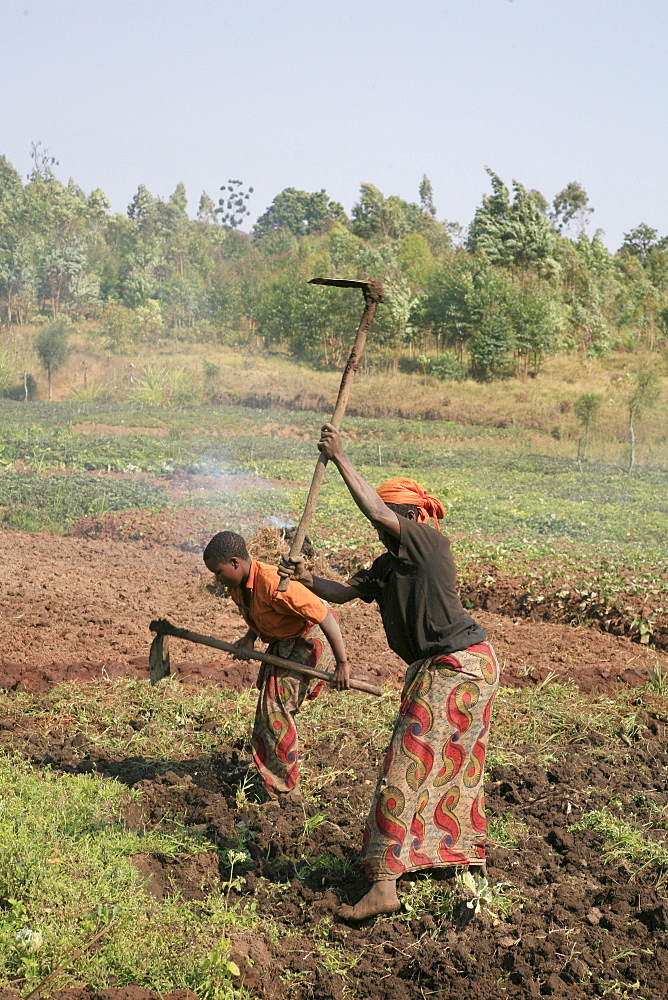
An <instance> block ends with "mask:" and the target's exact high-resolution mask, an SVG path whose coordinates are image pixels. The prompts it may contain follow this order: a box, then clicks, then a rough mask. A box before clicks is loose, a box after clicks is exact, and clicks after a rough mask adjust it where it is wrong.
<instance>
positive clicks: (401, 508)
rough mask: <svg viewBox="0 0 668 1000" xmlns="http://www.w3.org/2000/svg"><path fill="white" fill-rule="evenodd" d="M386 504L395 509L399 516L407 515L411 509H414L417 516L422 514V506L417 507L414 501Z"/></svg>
mask: <svg viewBox="0 0 668 1000" xmlns="http://www.w3.org/2000/svg"><path fill="white" fill-rule="evenodd" d="M385 506H386V507H389V508H390V510H393V511H394V513H395V514H398V515H399V517H406V515H407V514H408V512H409V510H412V511H413V513H414V514H415V516H416V517H419V516H420V508H419V507H416V506H415V504H414V503H386V504H385Z"/></svg>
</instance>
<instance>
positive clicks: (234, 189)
mask: <svg viewBox="0 0 668 1000" xmlns="http://www.w3.org/2000/svg"><path fill="white" fill-rule="evenodd" d="M220 190H221V191H222V192H223V197H222V198H219V199H218V208H216V209H214V211H215V212H216V214H217V215H219V216H220V221H221V223H222V224H223V225H224V226H227V228H228V229H238V228H239V226H240V225H241V223H242V222H243V220H244V217H245V216H246V215H250V209H249V208H248V204H247V202H248V201H249V199H250V196H251V195H252V193H253V188H252V187H249V188H248V190H247V191H244V186H243V181H240V180H233V179H232V178H230V179H229V180H228V182H227V184H223V185H222V187H221V189H220ZM225 192H226V193H225ZM200 205H201V202H200Z"/></svg>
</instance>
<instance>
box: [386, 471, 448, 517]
mask: <svg viewBox="0 0 668 1000" xmlns="http://www.w3.org/2000/svg"><path fill="white" fill-rule="evenodd" d="M376 492H377V494H378V496H379V497H380V499H381V500H382V501H383V502H384V503H396V504H404V503H409V504H412V505H413V506H414V507H417V508H418V521H422V522H424V521H428V520H429V518H430V517H433V519H434V525H435V527H436V528H438V522H439V521H440V520H442V519H443V518H444V517H445V508H444V507H443V504H442V503H441V501H440V500H439V499H438V497H434V496H431V494H429V493H427V491H426V490H425V489H423V487H422V486H420V484H419V483H417V482H416V481H415V480H414V479H402V478H401V477H398V478H397V479H388V480H386V481H385V482H384V483H382V484H381V485H380V486H379V487H378V489H377V490H376Z"/></svg>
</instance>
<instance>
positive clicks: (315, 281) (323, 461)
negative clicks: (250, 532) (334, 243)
mask: <svg viewBox="0 0 668 1000" xmlns="http://www.w3.org/2000/svg"><path fill="white" fill-rule="evenodd" d="M309 284H311V285H334V286H335V287H337V288H361V289H362V294H363V295H364V312H363V313H362V319H361V321H360V325H359V327H358V329H357V336H356V337H355V343H354V344H353V349H352V351H351V352H350V357H349V358H348V362H347V364H346V367H345V368H344V369H343V376H342V378H341V385H340V387H339V395H338V396H337V399H336V406H335V407H334V414H333V416H332V419H331V421H330V423H331V424H332V425H333V426H334V427H335V428H336V429H337V431H338V429H339V427H340V426H341V421H342V420H343V414H344V413H345V412H346V404H347V403H348V396H349V395H350V388H351V386H352V382H353V379H354V377H355V373H356V371H357V369H358V367H359V363H360V361H361V360H362V355H363V354H364V348H365V347H366V340H367V336H368V334H369V329H370V327H371V324H372V323H373V321H374V318H375V316H376V309H377V308H378V304H379V302H382V301H383V286H382V285H381V283H380V282H379V281H376V280H375V279H373V278H370V279H369V280H368V281H357V280H355V279H354V278H311V280H310V282H309ZM327 461H328V460H327V456H326V455H323V454H322V452H321V453H320V456H319V457H318V461H317V463H316V466H315V472H314V473H313V479H312V480H311V486H310V488H309V491H308V497H307V498H306V504H305V506H304V513H303V514H302V516H301V520H300V522H299V525H298V527H297V530H296V532H295V535H294V538H293V539H292V542H291V544H290V554H289V556H288V558H289V559H297V558H299V556H300V555H301V551H302V545H303V544H304V539H305V538H306V532H307V531H308V529H309V525H310V524H311V518H312V517H313V511H314V510H315V504H316V500H317V499H318V494H319V493H320V487H321V486H322V481H323V478H324V476H325V467H326V466H327ZM279 573H280V570H279ZM289 582H290V581H289V577H283V579H282V580H281V582H280V583H279V585H278V589H279V590H280V591H281V592H283V591H285V590H287V589H288V584H289Z"/></svg>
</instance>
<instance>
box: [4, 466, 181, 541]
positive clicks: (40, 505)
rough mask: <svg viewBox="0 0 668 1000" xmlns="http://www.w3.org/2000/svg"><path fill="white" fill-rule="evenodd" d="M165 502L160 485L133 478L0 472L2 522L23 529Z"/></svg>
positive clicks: (60, 526) (38, 528) (59, 524)
mask: <svg viewBox="0 0 668 1000" xmlns="http://www.w3.org/2000/svg"><path fill="white" fill-rule="evenodd" d="M168 503H169V501H168V499H167V495H166V494H165V492H164V490H162V489H160V487H158V486H152V485H150V484H149V483H144V482H135V481H133V480H131V479H101V478H94V477H90V476H84V475H80V474H79V475H77V474H76V473H74V474H72V475H69V476H40V475H37V474H36V473H29V472H24V473H17V472H3V473H0V526H1V527H3V528H18V529H20V530H21V531H44V530H45V529H46V530H50V531H56V532H58V531H62V530H64V529H65V528H66V527H68V526H69V525H70V524H71V523H72V522H73V521H76V520H77V519H78V518H80V517H90V516H91V515H95V514H98V515H99V514H105V513H106V512H107V511H117V510H128V509H132V508H137V507H142V508H149V509H154V510H157V509H159V508H161V507H165V506H167V504H168Z"/></svg>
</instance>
